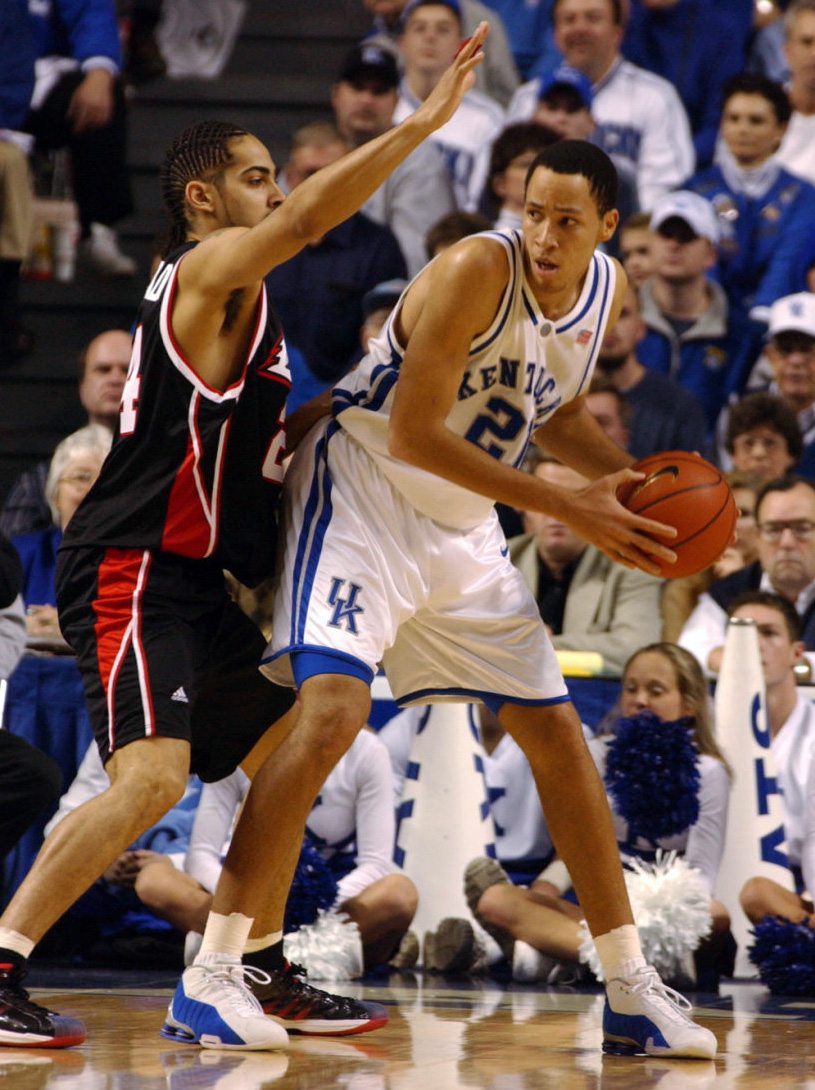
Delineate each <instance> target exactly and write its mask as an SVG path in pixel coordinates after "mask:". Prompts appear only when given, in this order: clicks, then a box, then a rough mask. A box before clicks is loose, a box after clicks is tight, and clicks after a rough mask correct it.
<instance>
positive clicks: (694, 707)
mask: <svg viewBox="0 0 815 1090" xmlns="http://www.w3.org/2000/svg"><path fill="white" fill-rule="evenodd" d="M642 712H651V713H653V715H654V716H656V718H657V719H658V720H661V721H663V722H673V721H676V720H679V719H682V718H688V719H690V720H691V721H692V731H693V734H692V737H693V741H694V743H695V746H696V749H697V751H698V755H699V756H698V770H699V780H700V782H699V792H698V805H699V810H698V817H697V819H696V821H695V822H694V823H693V824H692V825H691V826H689V827H688V828H686V829H685V830H683V831H682V832H680V833H679V834H678V835H674V836H671V837H666V838H663V839H655V840H646V839H644V838H642V837H635V838H632V837H631V836H630V834H629V829H628V826H627V823H626V822H625V820H624V819H623V818H622V817H621V816H620V814H619V813H618V812H617V810H616V807H615V804H614V801H613V800H610V801H611V805H612V815H613V818H614V826H615V832H616V835H617V841H618V845H619V848H620V853H621V855H622V858H623V860H626V859H629V858H631V857H632V856H644V855H649V854H650V855H653V853H654V851H655V849H657V848H663V849H665V850H674V851H677V852H678V853H679V854H681V855H683V856H684V859H685V862H686V863H687V864H688V865H689V866H690V867H693V868H694V869H695V870H697V871H698V872H699V874H700V875H701V877H702V880H703V882H704V884H705V887H706V888H707V890H708V893H709V895H710V913H711V919H712V935H711V937H710V939H708V940H706V942H707V944H708V950H707V951H703V954H707V956H706V957H704V960H705V962H706V963H707V962H709V961H710V960H711V959H712V960H715V958H716V955H717V954H718V948H719V946H720V944H721V943H722V942H723V941H724V937H725V936H726V935H727V933H728V931H729V926H730V919H729V916H728V913H727V910H726V909H725V907H724V905H722V904H721V903H720V902H719V901H717V900H716V899H715V898H714V897H713V889H714V884H715V880H716V874H717V871H718V867H719V863H720V861H721V856H722V851H723V846H724V835H725V825H726V819H727V803H728V796H729V790H730V780H729V771H728V768H727V765H726V762H725V760H724V757H723V755H722V753H721V751H720V750H719V748H718V746H717V745H716V742H715V740H714V737H713V731H712V726H711V721H710V712H709V706H708V692H707V684H706V682H705V679H704V676H703V675H702V672H701V669H700V667H699V664H698V663H697V662H696V660H695V659H694V658H693V656H692V655H690V654H689V653H688V652H687V651H684V650H683V649H682V648H680V647H677V646H676V645H675V644H667V643H658V644H650V645H649V646H647V647H644V648H642V649H640V650H639V651H637V652H636V653H635V654H634V655H633V656H632V657H631V658H630V659H629V661H628V662H627V663H626V666H625V670H624V673H623V681H622V691H621V695H620V713H621V715H622V716H624V717H627V718H631V717H634V716H638V715H640V714H641V713H642ZM609 742H610V736H600V737H598V738H596V739H594V740H593V741H592V742H591V743H590V744H589V748H590V749H591V751H592V756H593V757H594V759H595V762H596V763H597V766H598V770H599V771H600V773H601V774H604V773H605V766H606V756H607V753H608V745H609ZM499 871H500V868H498V867H497V866H496V864H495V863H494V861H490V860H486V859H484V860H479V861H474V863H473V864H471V865H470V867H468V874H467V878H466V884H467V894H468V900H469V902H470V906H471V908H472V909H473V912H474V914H475V915H476V918H477V919H478V920H479V921H480V922H481V923H482V924H483V925H484V927H485V928H486V929H487V930H488V931H489V932H490V933H491V934H493V936H494V937H495V938H496V939H497V940H498V941H499V944H500V945H501V946H502V948H504V949H505V950H507V951H511V950H512V943H513V941H514V940H520V941H521V942H522V943H526V944H528V945H529V946H531V947H533V948H534V949H536V950H538V951H540V952H541V953H543V954H546V955H548V956H549V957H551V958H553V959H556V960H557V961H559V962H566V963H567V964H571V965H574V963H576V962H577V960H578V956H579V950H580V945H581V938H582V936H581V930H580V926H579V921H580V920H581V919H582V917H583V911H582V909H581V908H580V907H579V905H577V904H576V903H575V902H574V901H573V900H572V899H570V898H566V897H564V896H563V894H564V893H565V892H566V891H567V889H568V887H569V885H570V878H569V874H568V871H567V870H566V869H565V867H563V864H562V863H559V862H557V861H556V862H555V864H550V866H549V867H547V868H546V870H544V872H543V873H542V874H541V875H540V876H539V877H538V878H537V879H536V880H535V881H533V882H532V884H531V886H530V887H529V889H524V888H521V887H518V886H514V885H511V884H509V883H508V882H507V879H506V876H505V875H502V874H501V873H499ZM561 968H562V967H561ZM562 975H563V974H562V973H561V978H562ZM550 979H551V980H553V981H554V980H555V979H558V978H557V977H555V976H552V977H551V978H550Z"/></svg>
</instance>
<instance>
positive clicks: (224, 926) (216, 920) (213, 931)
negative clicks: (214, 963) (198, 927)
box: [193, 912, 254, 965]
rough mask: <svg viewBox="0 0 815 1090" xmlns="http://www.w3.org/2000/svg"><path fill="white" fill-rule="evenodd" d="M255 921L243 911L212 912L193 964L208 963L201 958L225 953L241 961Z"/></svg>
mask: <svg viewBox="0 0 815 1090" xmlns="http://www.w3.org/2000/svg"><path fill="white" fill-rule="evenodd" d="M253 923H254V920H253V919H252V917H250V916H244V915H243V913H242V912H230V914H229V915H228V916H224V915H222V914H221V913H220V912H210V914H209V916H208V917H207V925H206V927H205V928H204V937H203V939H202V940H201V948H200V950H199V951H198V953H197V955H196V957H195V961H194V962H193V964H195V965H198V964H201V965H204V964H208V962H207V961H206V960H201V959H202V958H203V959H207V958H209V957H211V956H216V957H217V956H218V955H225V956H227V957H232V958H235V959H237V960H238V961H239V960H240V956H241V954H242V953H243V948H244V946H245V945H246V940H247V939H248V938H249V932H250V931H251V930H252V924H253Z"/></svg>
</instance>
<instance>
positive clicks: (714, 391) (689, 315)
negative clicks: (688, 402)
mask: <svg viewBox="0 0 815 1090" xmlns="http://www.w3.org/2000/svg"><path fill="white" fill-rule="evenodd" d="M651 231H652V233H653V240H652V247H651V257H652V261H653V270H654V271H653V275H652V276H651V277H650V278H649V279H648V280H646V282H645V283H644V284H643V286H642V288H641V289H640V303H641V308H642V320H643V321H644V322H645V325H646V327H647V331H646V334H645V336H644V337H643V339H642V341H641V342H640V344H639V348H638V356H639V359H640V361H641V362H642V363H644V364H645V366H646V367H649V368H651V369H652V370H654V371H658V372H660V373H661V374H663V375H667V376H668V377H669V378H671V379H673V380H674V382H677V383H679V385H680V386H683V387H684V388H685V389H686V390H690V391H691V392H692V393H694V394H696V396H697V397H698V399H699V400H700V401H701V403H702V406H703V408H704V410H705V414H706V417H707V421H708V427H709V428H711V427H712V426H713V424H714V422H715V420H716V417H717V415H718V413H719V411H720V409H721V407H722V405H723V404H724V401H725V399H726V397H727V394H728V392H729V389H730V388H731V385H732V383H731V382H730V381H729V380H730V374H729V372H731V371H732V370H733V369H738V370H739V371H740V370H741V365H740V359H739V357H738V355H737V353H736V350H735V348H734V345H733V344H731V338H730V329H729V321H728V305H727V298H726V296H725V294H724V291H723V290H722V288H721V287H720V286H719V285H718V284H717V283H715V282H714V281H713V280H711V279H710V277H709V275H708V274H709V273H710V272H711V270H712V269H714V268H715V266H716V259H717V249H716V248H717V244H718V241H719V222H718V219H717V217H716V214H715V212H714V211H713V207H712V205H711V204H710V202H709V201H706V200H705V199H704V197H700V196H699V195H698V194H697V193H690V192H688V191H687V190H680V191H678V192H676V193H669V194H667V195H666V196H664V197H662V198H661V199H660V200H659V201H657V203H656V205H655V206H654V209H653V212H652V214H651Z"/></svg>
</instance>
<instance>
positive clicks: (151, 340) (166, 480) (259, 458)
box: [63, 243, 291, 586]
mask: <svg viewBox="0 0 815 1090" xmlns="http://www.w3.org/2000/svg"><path fill="white" fill-rule="evenodd" d="M194 245H195V243H187V244H186V245H185V246H183V247H181V248H180V249H178V250H177V251H175V253H173V254H171V255H170V256H169V257H168V258H166V259H165V260H164V261H163V262H162V264H161V265H160V266H159V268H158V269H157V271H156V274H155V276H154V277H153V279H152V280H151V282H150V285H149V286H148V288H147V291H146V292H145V295H144V299H143V300H142V303H141V306H140V308H139V312H138V317H137V323H136V329H135V333H134V338H133V351H132V355H131V359H130V367H129V370H128V375H127V381H126V383H125V387H124V391H123V394H122V402H121V406H120V408H119V422H118V425H117V428H116V432H115V434H114V438H113V447H112V449H111V452H110V454H109V455H108V457H107V459H106V460H105V463H104V465H103V467H102V472H101V474H100V475H99V479H98V480H97V482H96V484H95V485H94V486H93V488H92V489H91V491H90V492H89V493H88V495H87V497H86V498H85V500H84V501H83V503H82V504H81V506H80V508H79V510H78V511H77V512H76V514H75V515H74V517H73V518H72V519H71V522H70V525H69V526H68V528H67V530H66V533H65V537H64V540H63V548H74V547H77V546H85V545H92V546H101V547H115V548H145V549H161V550H164V551H166V552H169V553H176V554H178V555H180V556H186V557H190V558H192V559H196V560H201V559H206V558H212V559H213V560H215V561H216V562H217V563H218V564H219V565H220V566H221V567H224V568H227V569H229V571H231V572H232V573H233V574H234V575H235V576H236V577H237V578H238V579H240V580H241V582H243V583H246V584H247V585H249V586H252V585H254V584H256V583H257V582H258V581H259V580H260V579H262V578H263V577H264V576H265V575H268V574H269V573H270V572H271V571H272V569H273V566H274V558H275V552H276V542H277V537H276V527H277V518H276V515H277V505H278V500H279V495H280V485H281V481H282V476H283V470H282V465H281V462H282V457H283V448H284V433H283V419H284V406H285V401H286V395H287V393H288V391H289V389H290V387H291V376H290V373H289V364H288V358H287V355H286V348H285V344H284V342H283V335H282V331H281V328H280V324H279V321H278V319H277V316H276V315H275V314H274V312H273V310H272V308H271V305H270V302H269V300H268V297H267V294H266V288H265V286H263V287H262V288H261V291H260V295H259V297H258V303H257V311H256V315H255V327H254V331H253V333H252V338H251V342H250V345H249V348H248V351H247V356H246V360H245V363H244V367H243V370H242V372H241V374H240V376H239V378H238V379H237V381H236V382H234V383H233V384H232V385H231V386H230V387H229V388H228V389H226V390H224V391H223V392H221V391H219V390H214V389H212V388H211V387H210V386H208V385H207V384H206V383H205V382H204V381H203V380H202V379H201V378H200V376H199V375H198V374H197V373H196V372H195V370H194V368H193V366H192V365H191V363H190V361H188V360H187V359H185V358H184V354H183V352H182V351H181V349H180V347H179V345H178V344H177V343H176V342H175V340H174V338H173V332H172V326H171V320H170V319H171V314H172V306H173V299H174V296H175V293H176V290H177V276H178V267H179V264H180V263H181V261H182V260H183V258H184V255H185V254H186V253H188V252H189V250H190V249H192V247H193V246H194Z"/></svg>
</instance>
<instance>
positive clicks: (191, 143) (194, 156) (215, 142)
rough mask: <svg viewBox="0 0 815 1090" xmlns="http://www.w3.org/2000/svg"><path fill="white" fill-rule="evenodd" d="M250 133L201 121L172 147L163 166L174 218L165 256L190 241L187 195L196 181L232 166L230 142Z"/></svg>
mask: <svg viewBox="0 0 815 1090" xmlns="http://www.w3.org/2000/svg"><path fill="white" fill-rule="evenodd" d="M248 135H249V133H248V131H247V130H246V129H243V128H241V127H240V126H239V125H233V124H231V123H229V122H226V121H199V122H197V123H196V124H195V125H190V126H189V127H188V128H186V129H184V131H183V132H182V133H180V134H179V135H178V136H177V137H176V138H175V140H174V141H173V143H172V144H171V145H170V147H169V149H168V151H167V154H166V155H165V157H164V162H163V163H162V165H161V172H160V176H159V177H160V184H161V199H162V201H163V202H164V207H165V208H166V209H167V213H168V215H169V217H170V231H169V237H168V239H167V245H166V247H165V250H164V256H166V255H167V254H169V253H172V251H173V250H177V249H178V247H179V246H182V245H183V244H184V242H185V241H186V239H187V230H188V227H189V224H188V222H187V213H186V206H185V200H184V192H185V190H186V188H187V183H188V182H190V181H192V180H193V178H202V177H203V175H204V174H205V172H206V171H210V170H217V169H218V168H220V167H223V166H225V165H226V164H227V163H228V162H230V160H231V158H232V156H231V154H230V152H229V147H228V145H229V141H230V140H234V139H236V138H237V137H240V136H248Z"/></svg>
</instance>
